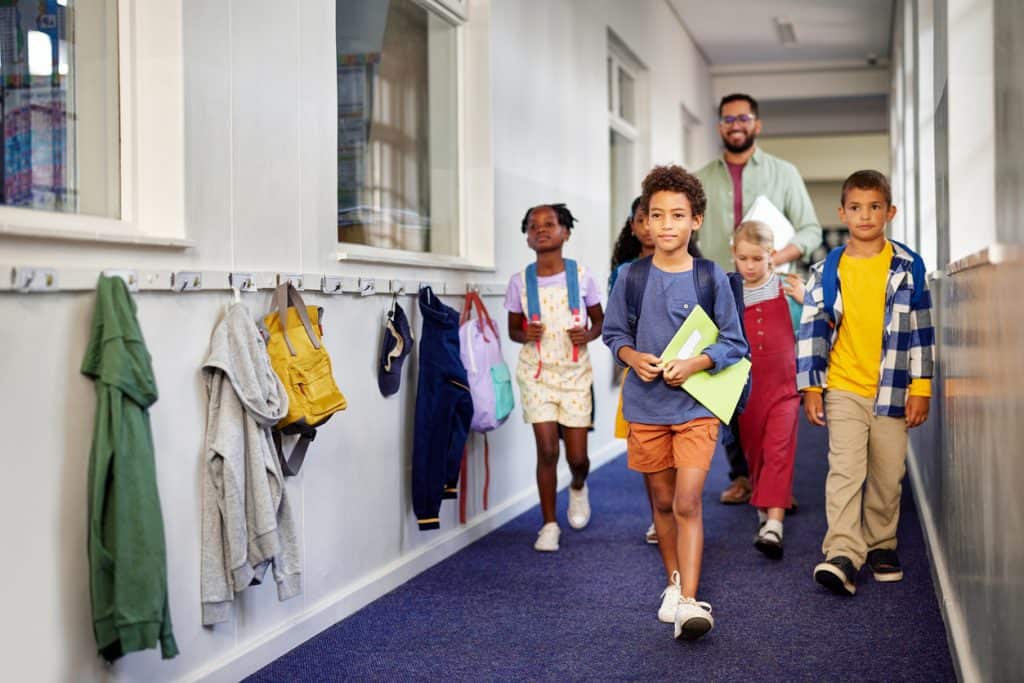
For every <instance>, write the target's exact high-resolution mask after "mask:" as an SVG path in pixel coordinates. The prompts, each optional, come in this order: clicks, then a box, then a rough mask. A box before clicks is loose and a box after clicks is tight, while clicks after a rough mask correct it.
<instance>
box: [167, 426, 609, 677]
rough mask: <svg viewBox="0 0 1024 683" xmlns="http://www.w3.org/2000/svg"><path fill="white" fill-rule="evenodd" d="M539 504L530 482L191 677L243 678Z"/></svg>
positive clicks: (604, 460) (603, 453)
mask: <svg viewBox="0 0 1024 683" xmlns="http://www.w3.org/2000/svg"><path fill="white" fill-rule="evenodd" d="M624 450H625V446H624V444H623V442H622V441H620V440H613V441H611V442H609V443H608V444H606V445H605V446H603V447H602V448H601V449H599V450H598V451H597V452H596V453H594V454H593V455H592V456H591V457H590V466H591V470H595V469H597V468H599V467H602V466H603V465H606V464H608V463H609V462H611V461H612V460H614V459H615V458H616V457H617V456H618V455H620V454H621V453H622V452H623V451H624ZM569 481H570V477H569V475H568V473H566V472H563V473H562V475H561V476H560V477H559V480H558V488H559V490H561V489H563V488H565V487H566V486H568V485H569ZM535 505H537V490H536V488H535V487H533V486H529V487H526V488H525V489H523V490H522V491H520V492H519V493H517V494H516V495H514V496H512V497H511V498H509V499H508V500H506V501H505V502H504V503H502V504H501V505H498V506H497V507H494V508H491V509H490V510H488V511H487V512H484V513H482V514H480V515H477V516H476V517H475V518H473V520H471V521H470V522H467V523H466V524H465V525H464V526H460V527H458V528H457V529H452V530H451V531H449V532H447V533H445V534H444V535H442V536H441V537H440V538H437V539H435V540H434V541H433V542H431V543H428V544H427V545H424V546H423V547H421V548H418V549H416V550H415V551H413V552H411V553H409V554H408V555H404V556H403V557H400V558H399V559H397V560H395V561H393V562H391V563H389V564H387V565H385V566H383V567H381V568H380V569H378V570H377V571H374V572H372V573H370V574H369V575H367V576H366V577H364V578H363V579H361V580H359V581H357V582H355V583H354V584H349V585H348V586H346V587H345V588H343V589H341V590H339V591H337V592H336V593H333V594H332V595H329V596H328V597H326V598H324V599H323V600H321V601H319V602H318V603H316V604H314V605H311V606H310V607H309V609H307V610H305V611H304V612H303V613H302V614H300V615H298V616H296V617H295V618H293V619H290V620H288V621H286V622H284V623H282V624H280V625H278V626H277V627H276V628H274V629H273V630H271V631H269V632H267V633H265V634H263V635H262V636H260V637H259V638H256V639H255V640H252V641H250V642H248V643H245V644H242V645H240V646H239V647H237V648H235V649H233V650H232V651H231V652H230V653H228V654H227V655H226V656H224V657H222V658H221V659H218V660H215V661H214V662H211V663H209V664H207V665H205V666H203V667H200V668H199V669H196V670H194V671H193V672H191V673H190V674H189V675H187V676H186V679H187V680H192V681H209V682H210V683H219V682H220V681H239V680H241V679H243V678H245V677H246V676H249V675H251V674H252V673H254V672H256V671H258V670H260V669H261V668H263V667H264V666H266V665H267V664H269V663H270V662H272V661H274V660H275V659H277V658H278V657H280V656H281V655H283V654H284V653H286V652H288V651H289V650H291V649H293V648H295V647H297V646H299V645H301V644H302V643H304V642H305V641H307V640H309V639H310V638H312V637H313V636H315V635H317V634H318V633H320V632H321V631H324V630H325V629H327V628H329V627H331V626H333V625H334V624H336V623H338V622H339V621H341V620H342V619H344V618H346V617H348V616H350V615H352V614H354V613H355V612H357V611H359V610H360V609H362V608H363V607H365V606H366V605H368V604H369V603H371V602H373V601H374V600H376V599H377V598H379V597H381V596H382V595H385V594H386V593H388V592H390V591H392V590H394V589H395V588H397V587H398V586H401V585H402V584H403V583H405V582H406V581H409V580H410V579H412V578H413V577H414V576H416V575H417V574H419V573H421V572H423V571H426V570H427V569H429V568H430V567H432V566H434V565H435V564H437V563H438V562H440V561H442V560H444V559H446V558H447V557H449V556H451V555H453V554H455V553H456V552H458V551H459V550H462V549H463V548H465V547H466V546H468V545H470V544H471V543H473V542H474V541H476V540H479V539H480V538H483V537H484V536H486V535H487V534H488V533H490V532H491V531H494V530H495V529H497V528H498V527H500V526H501V525H502V524H505V523H506V522H508V521H510V520H512V519H514V518H515V517H517V516H519V515H520V514H522V513H523V512H526V511H527V510H529V509H530V508H531V507H533V506H535Z"/></svg>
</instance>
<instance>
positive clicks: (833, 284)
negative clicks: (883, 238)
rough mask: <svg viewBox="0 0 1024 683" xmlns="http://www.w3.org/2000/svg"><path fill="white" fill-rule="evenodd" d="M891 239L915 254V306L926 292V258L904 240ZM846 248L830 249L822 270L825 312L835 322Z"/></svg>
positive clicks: (913, 297)
mask: <svg viewBox="0 0 1024 683" xmlns="http://www.w3.org/2000/svg"><path fill="white" fill-rule="evenodd" d="M889 241H890V242H892V243H893V244H895V245H896V246H898V247H900V248H901V249H903V250H904V251H906V252H907V253H908V254H911V255H913V260H912V261H911V264H910V275H911V277H912V278H913V279H914V291H913V292H912V293H911V295H910V305H911V307H915V306H917V304H918V302H920V301H921V295H922V294H923V293H924V279H925V267H924V260H923V259H922V258H921V257H920V256H918V254H917V252H916V251H914V250H913V249H911V248H910V247H908V246H907V245H905V244H903V243H902V242H897V241H896V240H889ZM845 250H846V245H843V246H841V247H836V248H835V249H833V250H832V251H830V252H829V253H828V256H826V257H825V265H824V266H823V267H822V270H821V293H822V299H823V301H822V303H823V305H824V307H825V312H826V313H828V319H829V320H830V321H832V322H833V323H835V319H836V311H835V307H836V297H838V296H839V259H841V258H842V257H843V252H844V251H845Z"/></svg>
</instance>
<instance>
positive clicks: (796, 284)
mask: <svg viewBox="0 0 1024 683" xmlns="http://www.w3.org/2000/svg"><path fill="white" fill-rule="evenodd" d="M782 291H784V292H785V293H786V294H788V295H790V296H791V297H793V300H794V301H796V302H797V303H798V304H800V305H803V303H804V295H805V294H806V293H807V289H806V288H805V287H804V281H803V280H801V279H800V276H799V275H797V274H796V273H789V274H788V275H786V278H785V280H783V282H782Z"/></svg>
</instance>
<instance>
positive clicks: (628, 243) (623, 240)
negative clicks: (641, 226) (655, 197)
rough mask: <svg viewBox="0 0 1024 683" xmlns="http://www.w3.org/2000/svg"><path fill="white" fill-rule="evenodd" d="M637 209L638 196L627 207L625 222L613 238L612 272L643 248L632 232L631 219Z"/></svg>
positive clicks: (633, 217)
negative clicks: (616, 236)
mask: <svg viewBox="0 0 1024 683" xmlns="http://www.w3.org/2000/svg"><path fill="white" fill-rule="evenodd" d="M637 209H640V197H637V198H636V199H634V200H633V204H632V205H631V206H630V207H629V216H627V217H626V224H625V225H623V226H622V230H620V231H619V236H618V238H617V239H616V240H615V246H614V247H613V248H612V264H611V266H612V268H611V270H612V272H613V273H614V272H615V269H616V268H618V267H619V266H621V265H622V264H623V263H629V262H630V261H633V260H635V259H636V258H638V257H639V256H640V252H641V251H642V250H643V248H644V245H642V244H641V243H640V240H639V239H637V236H636V235H634V234H633V220H634V219H635V218H636V212H637ZM641 210H642V209H641Z"/></svg>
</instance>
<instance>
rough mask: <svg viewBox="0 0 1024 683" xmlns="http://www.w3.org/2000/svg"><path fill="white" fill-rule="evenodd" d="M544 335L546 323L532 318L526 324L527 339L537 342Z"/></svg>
mask: <svg viewBox="0 0 1024 683" xmlns="http://www.w3.org/2000/svg"><path fill="white" fill-rule="evenodd" d="M543 335H544V323H542V322H541V321H539V320H532V321H530V322H528V323H527V324H526V341H528V342H536V341H540V338H541V337H542V336H543Z"/></svg>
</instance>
